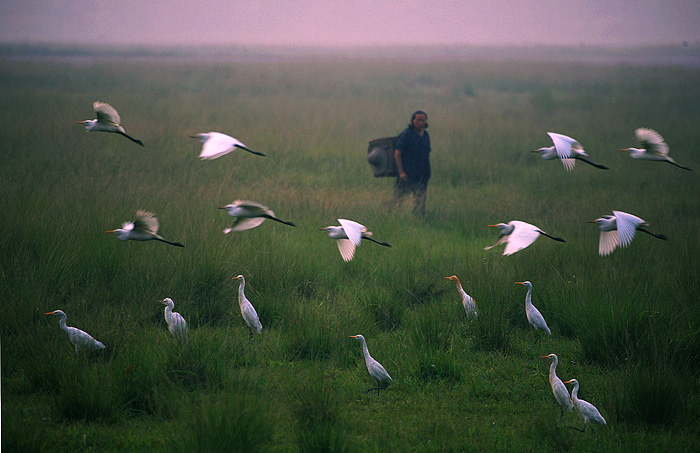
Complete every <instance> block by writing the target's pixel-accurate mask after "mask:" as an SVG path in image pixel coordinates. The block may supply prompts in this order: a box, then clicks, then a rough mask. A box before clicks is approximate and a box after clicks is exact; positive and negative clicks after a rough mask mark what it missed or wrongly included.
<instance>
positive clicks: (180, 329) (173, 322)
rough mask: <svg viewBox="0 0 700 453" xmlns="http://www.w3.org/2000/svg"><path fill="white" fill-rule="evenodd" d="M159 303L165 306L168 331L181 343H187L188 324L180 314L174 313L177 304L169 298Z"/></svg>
mask: <svg viewBox="0 0 700 453" xmlns="http://www.w3.org/2000/svg"><path fill="white" fill-rule="evenodd" d="M158 303H161V304H163V305H165V322H167V323H168V330H169V331H170V333H171V334H173V336H174V337H175V338H176V339H177V340H179V341H183V342H184V341H187V322H186V321H185V318H183V317H182V315H181V314H180V313H177V312H175V311H173V307H174V306H175V303H174V302H173V300H172V299H171V298H169V297H166V298H165V299H163V300H159V301H158Z"/></svg>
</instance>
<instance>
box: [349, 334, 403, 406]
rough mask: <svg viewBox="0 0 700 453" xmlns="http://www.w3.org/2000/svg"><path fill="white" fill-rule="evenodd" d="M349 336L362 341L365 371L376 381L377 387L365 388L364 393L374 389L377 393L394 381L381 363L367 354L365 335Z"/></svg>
mask: <svg viewBox="0 0 700 453" xmlns="http://www.w3.org/2000/svg"><path fill="white" fill-rule="evenodd" d="M350 338H355V339H356V340H360V343H362V353H363V354H364V356H365V365H367V371H368V372H369V375H370V376H372V379H374V380H375V381H376V382H377V387H374V388H371V389H367V390H365V393H367V392H371V391H372V390H376V391H377V393H379V391H380V390H384V389H385V388H387V387H388V386H389V384H391V383H392V382H394V380H393V379H391V376H389V373H387V372H386V370H385V369H384V367H383V366H382V364H381V363H379V362H377V361H376V360H374V359H373V358H372V356H371V355H369V350H368V349H367V342H366V341H365V337H363V336H362V335H350Z"/></svg>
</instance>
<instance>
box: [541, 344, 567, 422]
mask: <svg viewBox="0 0 700 453" xmlns="http://www.w3.org/2000/svg"><path fill="white" fill-rule="evenodd" d="M545 358H550V359H552V363H551V364H550V365H549V384H550V385H551V386H552V393H553V394H554V399H556V400H557V403H559V408H560V409H561V415H560V417H559V419H560V420H561V418H562V417H563V416H564V408H567V409H568V410H569V412H571V411H572V410H573V406H572V404H571V398H570V397H569V391H568V390H567V389H566V386H565V385H564V383H563V382H562V381H561V379H559V376H557V365H558V364H559V357H557V355H556V354H549V355H543V356H541V357H540V359H545Z"/></svg>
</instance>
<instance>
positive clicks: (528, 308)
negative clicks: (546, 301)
mask: <svg viewBox="0 0 700 453" xmlns="http://www.w3.org/2000/svg"><path fill="white" fill-rule="evenodd" d="M515 283H516V284H517V285H525V287H526V288H527V295H526V296H525V316H527V322H529V323H530V325H531V326H532V327H534V328H535V332H537V331H538V330H541V331H543V332H544V333H546V334H547V335H551V334H552V332H551V331H550V330H549V327H547V322H546V321H545V320H544V316H542V313H540V311H539V310H538V309H537V308H536V307H535V306H534V305H532V283H530V282H528V281H524V282H515ZM537 338H539V336H537ZM535 341H536V340H535Z"/></svg>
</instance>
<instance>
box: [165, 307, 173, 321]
mask: <svg viewBox="0 0 700 453" xmlns="http://www.w3.org/2000/svg"><path fill="white" fill-rule="evenodd" d="M172 316H173V307H171V306H170V305H166V306H165V320H166V321H168V320H170V318H171V317H172Z"/></svg>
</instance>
